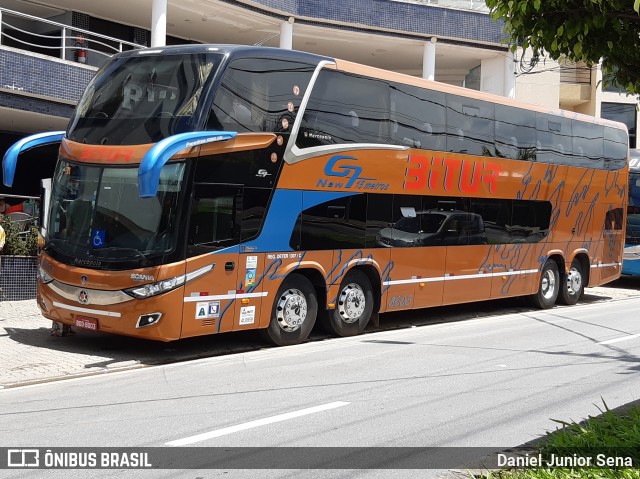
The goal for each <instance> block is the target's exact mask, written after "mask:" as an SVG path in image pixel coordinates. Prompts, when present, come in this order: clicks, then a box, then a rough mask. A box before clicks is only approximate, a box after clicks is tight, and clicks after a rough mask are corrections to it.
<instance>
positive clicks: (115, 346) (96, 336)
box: [0, 278, 640, 389]
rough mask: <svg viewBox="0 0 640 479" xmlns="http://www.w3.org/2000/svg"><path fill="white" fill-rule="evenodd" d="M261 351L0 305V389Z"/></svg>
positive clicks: (232, 340) (451, 313)
mask: <svg viewBox="0 0 640 479" xmlns="http://www.w3.org/2000/svg"><path fill="white" fill-rule="evenodd" d="M639 296H640V278H623V279H621V280H619V281H617V282H615V283H612V284H611V285H608V286H605V287H598V288H589V289H587V291H586V292H585V298H584V300H583V301H584V302H599V301H611V300H614V301H615V300H623V299H627V298H632V297H639ZM484 305H488V306H484ZM464 309H465V308H464V307H461V306H459V307H451V308H443V311H439V316H440V318H441V319H442V317H445V318H447V317H449V318H450V319H454V318H456V317H460V316H461V315H462V316H464V313H465V312H464ZM466 309H468V306H467V307H466ZM482 309H483V310H487V311H490V314H492V315H495V314H500V312H501V307H500V305H492V302H488V303H483V306H482ZM508 309H511V308H508ZM424 311H425V313H426V314H425V315H424V316H425V317H426V318H428V316H429V313H428V312H429V311H430V310H428V309H427V310H424ZM504 312H505V313H507V312H513V310H511V311H506V310H505V311H504ZM405 315H406V316H409V315H407V314H405ZM417 315H418V313H416V311H413V312H411V315H410V317H411V319H407V320H404V319H402V317H401V318H400V319H399V320H398V319H397V318H392V319H390V320H389V321H385V320H384V317H385V316H387V315H383V320H382V324H381V327H382V329H386V328H395V327H398V326H400V327H401V326H402V323H403V321H404V322H406V321H409V323H410V324H413V325H415V324H416V321H417V320H416V317H417ZM422 316H423V315H420V317H422ZM428 322H429V319H424V320H422V319H421V320H419V323H420V324H428ZM265 346H266V345H265V343H264V341H262V340H261V339H260V337H259V336H258V335H257V334H255V333H251V332H247V333H228V334H223V335H217V336H216V335H214V336H206V337H200V338H192V339H186V340H181V341H175V342H171V343H161V342H156V341H147V340H141V339H135V338H127V337H123V336H115V335H110V334H106V333H95V332H90V331H82V330H77V333H76V335H75V336H69V337H53V336H51V321H48V320H46V319H45V318H44V317H43V316H42V315H41V314H40V311H39V309H38V307H37V306H36V302H35V300H30V301H3V302H0V389H2V388H8V387H15V386H22V385H27V384H35V383H40V382H46V381H53V380H58V379H65V378H69V377H78V376H85V375H93V374H102V373H106V372H110V371H118V370H125V369H131V368H140V367H145V366H150V365H157V364H163V363H170V362H177V361H184V360H188V359H197V358H202V357H210V356H219V355H223V354H228V353H231V352H240V351H251V350H256V349H261V348H264V347H265Z"/></svg>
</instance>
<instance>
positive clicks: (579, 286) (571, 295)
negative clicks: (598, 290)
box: [558, 259, 584, 305]
mask: <svg viewBox="0 0 640 479" xmlns="http://www.w3.org/2000/svg"><path fill="white" fill-rule="evenodd" d="M583 278H584V275H583V274H582V264H581V263H580V261H579V260H578V259H574V260H573V261H572V262H571V268H570V269H569V272H568V273H565V274H563V275H562V280H561V281H560V283H561V284H560V294H559V295H558V301H560V302H561V303H562V304H568V305H573V304H576V303H577V302H578V300H579V299H580V298H581V297H582V293H584V280H583Z"/></svg>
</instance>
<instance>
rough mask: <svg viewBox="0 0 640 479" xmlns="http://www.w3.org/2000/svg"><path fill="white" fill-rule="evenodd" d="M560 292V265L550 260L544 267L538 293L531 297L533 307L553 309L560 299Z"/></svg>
mask: <svg viewBox="0 0 640 479" xmlns="http://www.w3.org/2000/svg"><path fill="white" fill-rule="evenodd" d="M559 290H560V273H559V271H558V265H557V264H556V262H555V261H553V260H552V259H549V260H547V262H546V263H545V264H544V266H543V267H542V272H541V274H540V283H539V284H538V292H537V293H536V294H534V295H533V296H532V297H531V300H532V303H533V305H534V306H535V307H536V308H540V309H549V308H552V307H553V305H554V304H555V303H556V299H557V298H558V293H559Z"/></svg>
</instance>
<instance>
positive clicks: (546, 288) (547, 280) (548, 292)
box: [540, 271, 556, 299]
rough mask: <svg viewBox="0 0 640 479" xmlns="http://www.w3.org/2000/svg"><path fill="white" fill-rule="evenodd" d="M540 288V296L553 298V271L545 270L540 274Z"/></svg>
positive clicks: (554, 284)
mask: <svg viewBox="0 0 640 479" xmlns="http://www.w3.org/2000/svg"><path fill="white" fill-rule="evenodd" d="M540 289H541V291H542V296H544V297H545V298H546V299H551V298H553V293H554V291H555V290H556V275H555V274H553V271H545V273H544V275H543V276H542V287H541V288H540Z"/></svg>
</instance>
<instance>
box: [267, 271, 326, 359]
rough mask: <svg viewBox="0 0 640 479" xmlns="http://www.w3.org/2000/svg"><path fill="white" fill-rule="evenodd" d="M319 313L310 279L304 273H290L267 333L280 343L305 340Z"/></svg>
mask: <svg viewBox="0 0 640 479" xmlns="http://www.w3.org/2000/svg"><path fill="white" fill-rule="evenodd" d="M317 315H318V298H317V295H316V290H315V289H314V287H313V285H312V284H311V281H309V280H308V279H307V278H306V277H304V276H303V275H301V274H298V273H293V274H290V275H289V276H287V278H286V279H285V280H284V281H283V282H282V285H281V286H280V289H278V294H277V295H276V298H275V300H274V302H273V309H272V311H271V322H270V323H269V326H268V327H267V329H266V330H265V335H266V337H267V339H268V340H269V341H270V342H272V343H273V344H275V345H277V346H289V345H292V344H299V343H302V342H303V341H304V340H305V339H307V337H308V336H309V333H311V330H312V329H313V325H314V324H315V322H316V316H317Z"/></svg>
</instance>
